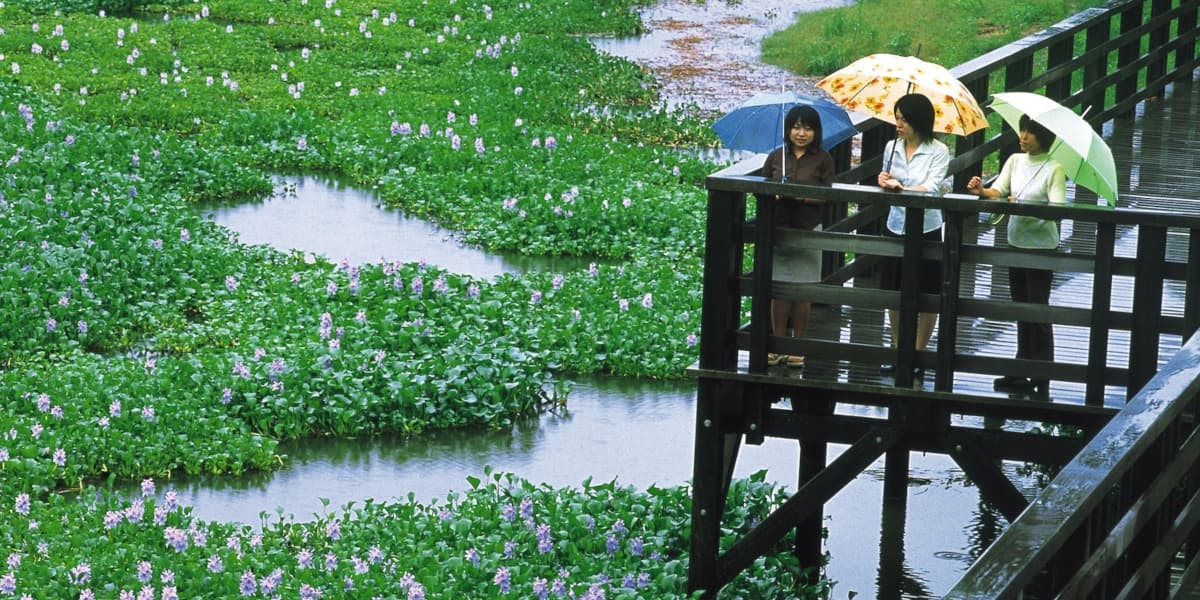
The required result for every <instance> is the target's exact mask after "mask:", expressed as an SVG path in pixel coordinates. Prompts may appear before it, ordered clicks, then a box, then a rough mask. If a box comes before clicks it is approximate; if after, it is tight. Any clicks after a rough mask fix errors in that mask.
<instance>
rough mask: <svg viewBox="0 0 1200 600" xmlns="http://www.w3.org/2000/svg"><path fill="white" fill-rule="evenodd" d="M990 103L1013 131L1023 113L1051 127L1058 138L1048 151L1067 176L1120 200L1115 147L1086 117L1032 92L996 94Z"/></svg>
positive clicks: (1109, 201)
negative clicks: (1093, 127) (1113, 147)
mask: <svg viewBox="0 0 1200 600" xmlns="http://www.w3.org/2000/svg"><path fill="white" fill-rule="evenodd" d="M988 106H989V107H990V108H991V109H992V110H994V111H996V112H997V113H999V114H1000V116H1001V117H1003V118H1004V121H1005V122H1007V123H1008V125H1009V127H1012V128H1013V130H1014V131H1016V130H1019V129H1020V125H1019V123H1020V122H1021V115H1029V118H1030V119H1031V120H1033V121H1035V122H1037V123H1040V124H1041V125H1042V126H1043V127H1045V128H1046V129H1049V130H1050V132H1051V133H1053V134H1054V135H1056V136H1057V137H1058V139H1056V140H1055V141H1054V144H1052V145H1051V146H1050V148H1049V149H1048V150H1047V151H1046V153H1047V154H1049V155H1050V157H1051V158H1053V159H1054V160H1056V161H1058V163H1059V164H1061V165H1062V167H1063V172H1064V173H1066V175H1067V177H1070V178H1071V180H1072V181H1074V182H1075V184H1076V185H1081V186H1083V187H1085V188H1088V189H1089V190H1092V191H1093V192H1096V194H1097V195H1099V196H1100V197H1102V198H1104V199H1105V200H1108V204H1109V206H1112V205H1115V204H1116V203H1117V167H1116V163H1115V162H1114V161H1113V155H1112V149H1110V148H1109V147H1108V144H1106V143H1104V138H1101V137H1100V134H1098V133H1096V130H1094V129H1092V126H1091V124H1089V123H1088V122H1087V121H1085V120H1084V118H1083V117H1081V116H1079V115H1077V114H1075V111H1073V110H1071V109H1069V108H1067V107H1065V106H1063V105H1061V104H1059V103H1057V102H1055V101H1053V100H1051V99H1049V98H1047V97H1045V96H1042V95H1040V94H1031V93H1029V92H1002V93H997V94H993V95H992V103H991V104H990V105H988Z"/></svg>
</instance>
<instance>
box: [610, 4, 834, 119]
mask: <svg viewBox="0 0 1200 600" xmlns="http://www.w3.org/2000/svg"><path fill="white" fill-rule="evenodd" d="M853 3H854V2H853V0H754V1H753V2H750V1H744V0H699V1H698V0H661V1H660V2H657V3H655V4H654V5H653V6H650V7H648V8H646V9H645V10H643V11H642V23H643V24H644V25H645V26H646V29H648V30H649V31H648V33H646V34H645V35H641V36H637V37H633V38H605V37H596V38H592V45H593V46H595V48H596V49H597V50H600V51H601V52H606V53H608V54H611V55H613V56H620V57H622V58H627V59H629V60H631V61H633V62H636V63H638V64H640V65H642V66H643V67H645V68H647V69H649V70H650V71H651V72H652V73H654V76H655V78H656V79H657V80H658V83H659V84H660V85H661V86H662V89H661V92H660V95H661V96H662V101H663V103H664V104H665V105H666V106H668V107H679V106H694V107H695V108H697V109H699V110H700V111H701V112H704V113H716V114H719V113H723V112H726V111H728V110H729V109H731V108H733V107H734V106H737V105H738V104H739V103H741V102H742V101H744V100H746V99H747V98H749V97H750V96H753V95H754V94H756V93H759V92H774V91H779V90H780V89H788V90H792V91H797V92H807V93H813V92H815V91H816V86H815V83H816V81H817V79H818V78H813V77H799V76H797V75H794V74H792V73H791V72H789V71H786V70H784V69H780V68H778V67H775V66H772V65H768V64H764V63H762V62H760V60H759V58H760V52H759V49H760V46H761V44H762V40H763V38H765V37H767V36H768V35H770V34H772V33H775V32H776V31H779V30H781V29H784V28H786V27H788V26H789V25H791V24H792V23H793V22H795V18H794V15H795V14H796V13H799V12H808V11H814V10H820V9H823V8H833V7H837V6H847V5H850V4H853Z"/></svg>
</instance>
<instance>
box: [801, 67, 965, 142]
mask: <svg viewBox="0 0 1200 600" xmlns="http://www.w3.org/2000/svg"><path fill="white" fill-rule="evenodd" d="M817 87H819V88H821V89H823V90H825V91H826V92H828V93H829V95H830V96H832V97H833V99H834V100H835V101H837V103H838V104H841V105H842V106H844V107H846V108H847V109H849V110H852V111H855V112H860V113H863V114H866V115H870V116H872V117H875V118H876V119H879V120H881V121H887V122H888V123H895V122H896V117H895V115H894V114H893V113H892V108H893V107H894V106H895V104H896V100H897V99H898V98H900V97H901V96H903V95H905V94H908V93H917V94H922V95H924V96H925V97H927V98H929V101H930V102H932V103H933V113H934V119H933V129H934V131H937V132H940V133H951V134H954V135H967V134H969V133H973V132H975V131H979V130H980V129H983V128H985V127H987V118H986V117H984V115H983V109H982V108H980V107H979V103H978V102H977V101H976V100H975V97H974V96H972V95H971V91H970V90H968V89H967V86H965V85H963V84H962V82H961V81H959V80H958V79H956V78H955V77H954V76H953V75H951V74H950V71H948V70H946V68H945V67H943V66H941V65H937V64H934V63H931V62H927V61H924V60H921V59H919V58H917V57H915V56H897V55H895V54H872V55H870V56H865V57H863V58H860V59H858V60H856V61H854V62H852V63H850V64H849V65H846V66H845V67H842V68H841V69H838V70H837V71H836V72H834V73H833V74H831V75H829V76H828V77H826V78H824V79H822V80H821V81H819V82H817Z"/></svg>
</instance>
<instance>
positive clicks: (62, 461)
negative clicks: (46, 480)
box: [53, 448, 67, 467]
mask: <svg viewBox="0 0 1200 600" xmlns="http://www.w3.org/2000/svg"><path fill="white" fill-rule="evenodd" d="M53 460H54V464H56V465H58V466H60V467H65V466H66V465H67V451H66V450H63V449H62V448H59V449H57V450H55V451H54V458H53Z"/></svg>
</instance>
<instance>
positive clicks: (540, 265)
mask: <svg viewBox="0 0 1200 600" xmlns="http://www.w3.org/2000/svg"><path fill="white" fill-rule="evenodd" d="M200 208H201V211H202V212H203V214H205V215H206V216H209V217H211V218H212V219H213V220H214V221H216V222H217V223H218V224H220V225H223V226H225V227H228V228H229V229H231V230H233V231H236V232H237V233H238V237H239V239H240V240H241V241H242V242H243V243H246V244H252V245H253V244H268V245H270V246H272V247H274V248H277V249H279V250H282V251H284V252H289V251H291V250H299V251H301V252H311V253H314V254H320V255H323V256H325V257H326V258H328V259H329V260H331V261H333V262H339V261H341V260H343V259H344V260H346V261H348V262H350V263H351V264H364V263H373V262H378V261H380V260H387V261H393V260H394V261H399V262H417V261H422V260H424V261H426V262H427V263H429V264H432V265H437V266H439V267H442V268H444V269H446V270H448V271H451V272H454V273H460V274H464V275H474V276H476V277H483V278H488V277H493V276H495V275H499V274H501V273H523V272H526V271H567V270H580V269H586V268H587V266H588V262H590V261H589V260H588V259H587V258H579V257H550V256H526V255H522V254H517V253H489V252H485V251H484V250H482V249H480V248H477V247H474V246H468V245H465V244H463V243H461V242H459V241H458V239H457V238H456V237H455V235H454V233H453V232H451V231H447V230H445V229H441V228H440V227H437V226H436V225H433V224H431V223H429V222H427V221H423V220H421V219H417V218H415V217H409V216H407V215H405V214H404V213H401V212H399V211H396V210H391V209H387V208H384V207H382V206H380V204H379V201H378V199H376V198H375V197H374V196H373V195H372V194H370V193H369V192H366V191H363V190H360V189H356V188H352V187H348V186H344V185H341V184H340V183H339V182H337V181H336V180H334V179H331V178H328V177H319V176H314V175H303V176H286V177H277V178H276V187H275V193H274V194H272V195H271V197H269V198H266V199H264V200H254V201H249V202H239V203H220V204H206V205H202V206H201V207H200Z"/></svg>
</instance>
